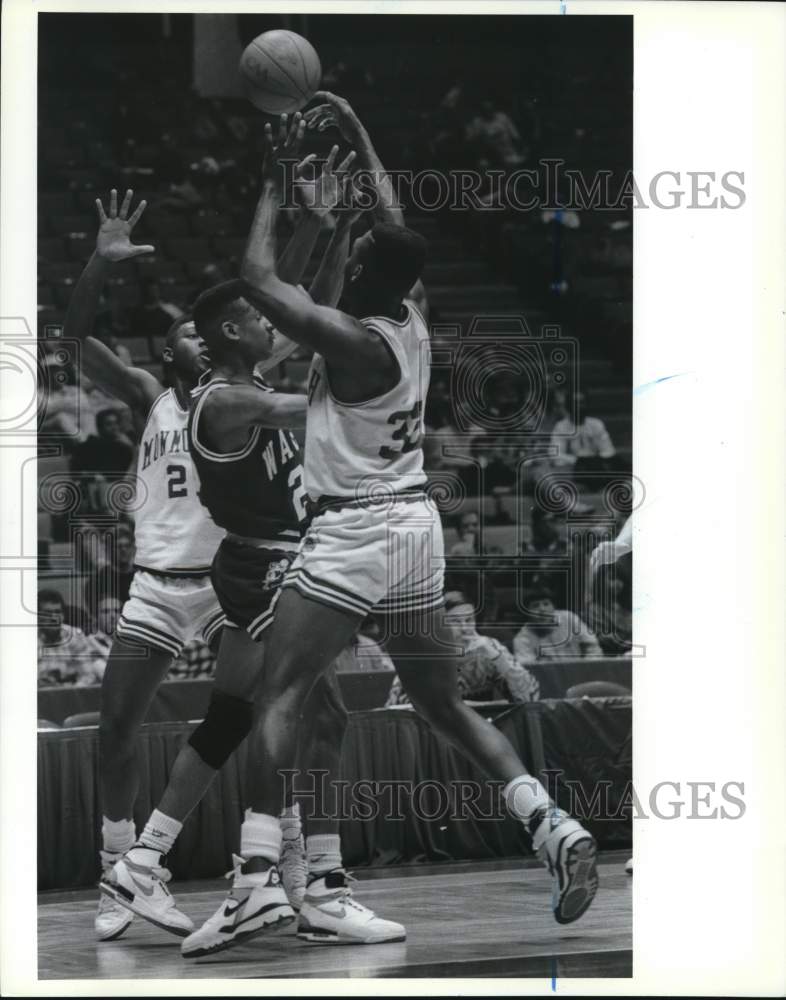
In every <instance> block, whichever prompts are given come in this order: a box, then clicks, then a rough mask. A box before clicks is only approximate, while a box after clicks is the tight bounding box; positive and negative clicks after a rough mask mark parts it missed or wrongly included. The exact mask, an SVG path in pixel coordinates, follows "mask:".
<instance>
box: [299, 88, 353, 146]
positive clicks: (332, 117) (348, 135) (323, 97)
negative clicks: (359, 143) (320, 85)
mask: <svg viewBox="0 0 786 1000" xmlns="http://www.w3.org/2000/svg"><path fill="white" fill-rule="evenodd" d="M314 100H316V101H321V102H322V103H321V104H318V105H317V106H316V107H314V108H309V109H308V111H306V113H305V115H304V118H305V121H306V125H307V126H308V127H309V129H316V130H317V132H324V131H325V129H326V128H331V127H333V126H335V127H336V128H337V129H338V130H339V132H340V133H341V135H342V136H343V137H344V138H345V139H346V140H347V142H351V143H354V142H356V140H357V137H358V136H359V135H360V133H361V132H362V131H363V124H362V122H361V121H360V119H359V118H358V116H357V115H356V114H355V112H354V110H353V108H352V105H351V104H350V103H349V101H347V100H345V98H343V97H339V96H338V95H337V94H331V93H330V91H329V90H318V91H317V92H316V94H314Z"/></svg>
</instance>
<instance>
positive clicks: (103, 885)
mask: <svg viewBox="0 0 786 1000" xmlns="http://www.w3.org/2000/svg"><path fill="white" fill-rule="evenodd" d="M163 857H164V856H163V855H162V854H159V853H158V851H154V850H152V849H151V848H148V847H132V848H131V850H130V851H129V852H128V853H127V854H124V855H123V857H122V858H120V860H119V861H118V862H117V864H116V865H115V867H114V868H113V869H112V871H111V872H110V873H109V875H107V876H105V877H104V878H102V879H101V881H100V882H99V883H98V888H99V889H100V890H101V892H103V893H105V894H106V895H107V896H109V897H111V898H112V899H114V900H115V902H116V903H120V905H121V906H125V907H126V909H128V910H132V911H133V912H134V913H137V914H139V916H140V917H144V919H145V920H149V921H150V923H151V924H155V925H156V927H160V928H161V929H162V930H165V931H169V932H170V933H172V934H177V935H178V936H179V937H185V936H186V935H187V934H190V933H191V931H192V930H193V929H194V923H193V921H192V920H191V918H190V917H187V916H186V914H185V913H181V911H180V910H178V908H177V906H176V905H175V900H174V899H173V897H172V894H171V893H170V891H169V889H167V887H166V883H167V882H168V881H169V880H170V879H171V878H172V875H171V874H170V872H169V871H167V869H166V868H164V867H163V865H162V864H161V861H162V860H163Z"/></svg>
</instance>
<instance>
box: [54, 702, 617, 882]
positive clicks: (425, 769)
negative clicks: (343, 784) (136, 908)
mask: <svg viewBox="0 0 786 1000" xmlns="http://www.w3.org/2000/svg"><path fill="white" fill-rule="evenodd" d="M478 710H479V711H482V712H483V714H484V715H485V716H487V717H489V718H493V719H494V722H495V725H497V726H498V727H499V728H500V729H501V730H502V731H503V732H504V733H505V734H506V736H508V738H509V739H510V740H511V741H512V743H513V745H514V746H515V747H516V749H517V750H518V752H519V753H520V755H521V756H522V758H523V759H524V761H525V763H526V764H527V766H528V767H529V768H530V769H531V770H533V771H535V772H541V773H542V772H543V770H544V768H545V769H546V770H547V771H549V772H554V771H562V772H563V773H562V775H561V778H560V782H561V783H560V784H558V786H557V794H558V797H559V799H560V801H561V802H563V804H567V803H568V797H567V796H568V791H569V788H570V784H571V783H574V784H578V785H580V786H581V788H582V790H583V792H584V795H585V798H586V800H590V799H591V798H592V793H593V789H594V788H595V787H596V786H597V783H598V782H607V783H608V787H609V789H610V792H609V793H608V794H607V795H606V798H605V800H604V801H605V802H610V803H611V805H612V808H614V807H615V806H618V805H619V803H620V802H621V800H622V798H623V796H624V795H625V790H626V787H627V785H628V782H629V781H630V776H631V774H630V772H631V740H630V736H631V701H630V699H629V698H593V699H590V698H583V699H581V700H575V701H567V700H563V701H557V700H554V701H541V702H534V703H531V704H526V705H510V706H506V705H502V706H500V705H496V706H493V707H492V706H483V707H479V708H478ZM192 728H193V727H192V725H190V724H189V723H183V722H169V723H154V724H150V725H146V726H144V727H143V728H142V733H141V736H140V740H139V760H140V765H141V773H142V784H141V788H140V794H139V798H138V800H137V805H136V809H135V820H136V822H137V825H138V826H141V824H143V823H144V821H145V820H146V818H147V817H148V815H149V814H150V812H151V810H152V809H153V807H154V806H155V804H156V802H157V801H158V799H159V797H160V795H161V792H162V791H163V789H164V787H165V785H166V782H167V780H168V778H169V774H170V770H171V767H172V764H173V762H174V760H175V757H176V756H177V753H178V750H179V749H180V747H181V746H182V745H183V743H184V742H185V740H186V739H187V737H188V734H189V733H190V732H191V729H192ZM245 759H246V748H245V745H244V746H242V747H241V748H240V749H239V750H238V752H237V753H236V754H235V755H234V757H232V758H231V759H230V760H229V761H228V763H227V765H226V767H225V768H224V770H223V771H222V772H221V774H220V775H219V776H218V778H217V779H216V780H215V782H214V783H213V785H212V786H211V788H210V790H209V791H208V794H207V796H206V797H205V799H204V800H203V802H202V803H201V804H200V805H199V806H198V808H197V809H196V810H195V811H194V812H193V813H192V815H191V816H190V817H189V819H188V820H187V821H186V823H185V825H184V827H183V831H182V833H181V835H180V838H179V839H178V842H177V844H176V846H175V848H174V850H173V851H172V853H171V855H170V856H169V867H170V868H171V870H172V872H173V875H174V877H175V878H176V879H185V878H188V879H199V878H215V877H216V876H218V875H222V874H224V872H226V871H227V870H228V869H229V868H230V867H231V856H232V852H233V851H235V852H236V851H237V850H238V847H239V829H240V823H241V821H242V811H243V810H242V804H241V803H242V797H243V796H242V789H243V783H242V777H243V774H244V765H245ZM97 762H98V732H97V729H95V728H94V727H91V728H85V729H70V730H68V729H66V730H62V731H55V732H40V733H39V734H38V883H39V889H42V890H44V889H64V888H77V887H81V886H87V885H91V884H95V882H96V881H97V879H98V875H99V869H98V860H97V859H98V849H99V844H100V809H99V788H98V768H97ZM343 770H344V773H343V779H344V780H345V781H347V782H349V783H350V785H351V786H353V785H355V783H356V782H360V781H361V780H368V781H372V782H377V783H379V784H378V785H377V788H376V789H369V788H368V787H367V788H366V789H365V794H364V802H367V801H368V800H369V799H371V801H372V807H375V806H376V815H374V816H372V818H370V819H361V818H358V817H349V818H347V819H345V820H342V823H341V835H342V842H343V849H344V857H345V861H346V863H347V865H348V866H350V867H352V866H356V867H357V866H361V865H391V864H402V863H416V862H418V861H429V862H434V861H439V860H445V861H448V860H465V859H466V860H471V859H483V858H499V857H510V856H516V855H523V854H524V855H525V854H530V853H531V848H530V845H529V839H528V838H527V837H526V835H525V834H524V833H523V829H522V827H521V825H520V824H518V823H515V822H513V821H512V820H510V819H509V818H503V819H496V818H490V819H485V818H482V817H483V816H484V815H489V814H493V808H492V798H493V797H494V796H495V792H494V790H493V789H491V788H488V787H484V786H483V784H482V777H481V775H480V774H479V772H478V771H477V770H476V769H475V768H474V767H473V766H472V764H470V762H469V761H468V760H467V759H466V758H465V757H464V756H463V755H462V754H460V753H459V752H458V751H456V750H454V749H452V748H451V747H448V746H446V745H444V744H442V743H441V742H439V741H437V740H436V739H435V738H434V737H433V736H432V734H431V732H430V731H429V729H428V727H427V726H426V725H425V723H424V722H423V721H422V720H421V719H420V718H419V717H418V716H417V715H416V714H415V713H414V712H412V711H411V710H409V709H376V710H372V711H365V712H353V713H351V714H350V722H349V727H348V730H347V735H346V738H345V742H344V750H343ZM396 781H398V782H402V783H403V785H400V786H398V787H399V789H400V790H399V791H398V792H397V795H396V794H394V793H395V789H394V786H393V785H392V782H396ZM472 781H474V782H477V783H478V784H480V786H481V790H482V791H481V795H480V797H479V798H478V799H477V801H476V806H475V809H476V815H474V816H473V815H471V814H469V811H468V810H465V812H464V818H460V817H458V816H455V815H451V813H452V812H455V809H454V808H453V801H452V799H451V797H455V796H457V795H460V794H461V792H460V791H458V789H459V788H460V787H461V786H460V783H462V782H464V783H466V782H472ZM424 782H429V783H430V784H428V785H426V784H421V786H420V788H419V789H418V788H417V786H418V784H419V783H424ZM434 783H438V784H439V785H440V786H442V788H444V789H446V790H447V795H445V794H443V793H442V792H440V791H439V789H438V788H437V787H436V786H435V784H434ZM375 792H376V795H375ZM413 792H414V794H415V796H416V798H417V802H416V803H414V802H413V799H412V794H413ZM465 794H466V793H465ZM396 797H397V798H398V807H397V806H396V803H395V798H396ZM356 801H357V796H356ZM351 804H352V798H351V797H349V796H348V798H347V805H348V806H351ZM587 825H588V826H589V827H590V828H591V829H592V830H593V832H594V833H595V835H596V837H598V839H599V841H600V843H601V846H602V847H603V846H606V847H622V846H627V845H628V844H629V843H630V823H629V821H624V820H622V819H612V820H610V819H608V818H600V819H596V820H593V821H590V822H588V824H587Z"/></svg>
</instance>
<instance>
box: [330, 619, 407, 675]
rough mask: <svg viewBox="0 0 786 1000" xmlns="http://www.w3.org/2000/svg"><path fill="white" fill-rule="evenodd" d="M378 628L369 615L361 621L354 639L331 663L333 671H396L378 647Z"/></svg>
mask: <svg viewBox="0 0 786 1000" xmlns="http://www.w3.org/2000/svg"><path fill="white" fill-rule="evenodd" d="M379 635H380V632H379V626H378V625H377V623H376V622H375V621H374V618H373V617H372V616H371V615H368V616H367V617H366V618H364V619H363V622H362V623H361V625H360V628H359V629H358V631H357V634H356V635H355V637H354V639H353V640H352V642H351V643H350V645H349V646H347V648H346V649H345V650H343V651H342V652H341V653H339V655H338V656H337V657H336V659H335V660H334V661H333V666H334V667H335V669H336V670H337V671H338V672H339V673H341V672H347V671H363V672H364V673H371V672H377V671H382V672H390V673H393V671H394V670H395V669H396V668H395V667H394V666H393V661H392V660H391V658H390V657H389V656H388V654H387V653H386V652H385V651H384V649H382V647H381V646H380V645H379Z"/></svg>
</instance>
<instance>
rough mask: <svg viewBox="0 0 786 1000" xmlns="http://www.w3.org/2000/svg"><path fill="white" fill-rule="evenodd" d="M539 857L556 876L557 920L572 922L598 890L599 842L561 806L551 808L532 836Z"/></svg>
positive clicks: (555, 901)
mask: <svg viewBox="0 0 786 1000" xmlns="http://www.w3.org/2000/svg"><path fill="white" fill-rule="evenodd" d="M532 843H533V846H534V847H535V850H536V851H537V854H538V857H539V858H540V859H541V861H543V862H545V864H546V865H547V866H548V869H549V871H550V872H551V875H552V878H553V880H554V890H553V895H552V899H551V907H552V910H553V911H554V919H555V920H556V921H557V923H558V924H570V923H573V921H574V920H578V919H579V917H580V916H581V915H582V914H583V913H584V912H585V911H586V910H587V909H589V906H590V904H591V903H592V900H593V899H594V898H595V893H596V892H597V891H598V871H597V868H596V866H595V855H596V854H597V845H596V843H595V838H594V837H593V836H592V834H591V833H588V832H587V831H586V830H585V829H584V827H583V826H582V825H581V824H580V823H577V822H576V820H575V819H571V818H570V816H568V814H567V813H566V812H563V810H562V809H556V808H554V809H551V810H550V811H549V813H548V815H547V816H546V817H545V818H544V819H543V820H541V822H540V824H539V825H538V828H537V830H536V831H535V833H534V835H533V837H532Z"/></svg>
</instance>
